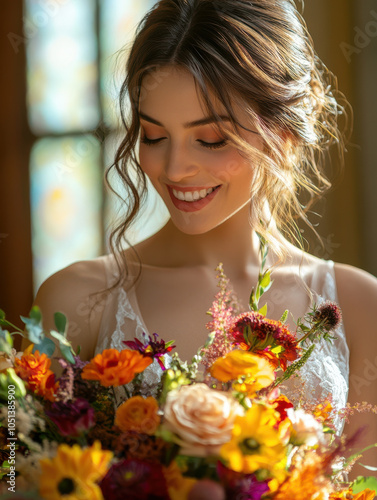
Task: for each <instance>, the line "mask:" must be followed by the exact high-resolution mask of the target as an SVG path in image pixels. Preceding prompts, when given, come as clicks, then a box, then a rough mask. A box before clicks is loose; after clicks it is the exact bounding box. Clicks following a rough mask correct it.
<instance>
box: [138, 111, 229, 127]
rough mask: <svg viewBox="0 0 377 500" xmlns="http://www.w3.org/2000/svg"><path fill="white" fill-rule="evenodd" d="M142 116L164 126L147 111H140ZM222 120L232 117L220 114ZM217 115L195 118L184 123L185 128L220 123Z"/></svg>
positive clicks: (148, 120)
mask: <svg viewBox="0 0 377 500" xmlns="http://www.w3.org/2000/svg"><path fill="white" fill-rule="evenodd" d="M139 116H140V118H142V119H143V120H145V121H147V122H150V123H153V124H154V125H158V126H159V127H163V124H162V123H161V122H159V121H158V120H155V119H154V118H152V117H151V116H148V115H146V114H145V113H141V112H139ZM219 118H220V120H221V121H227V122H230V121H231V119H230V118H229V116H226V115H220V116H219ZM220 120H219V119H218V118H217V117H215V116H207V117H205V118H201V119H200V120H194V121H193V122H188V123H185V124H184V125H183V127H184V128H194V127H199V126H200V125H208V124H210V123H218V122H219V121H220Z"/></svg>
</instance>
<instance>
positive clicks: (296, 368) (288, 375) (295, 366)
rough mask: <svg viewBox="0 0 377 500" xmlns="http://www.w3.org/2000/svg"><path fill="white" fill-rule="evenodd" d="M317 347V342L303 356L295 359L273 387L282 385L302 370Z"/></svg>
mask: <svg viewBox="0 0 377 500" xmlns="http://www.w3.org/2000/svg"><path fill="white" fill-rule="evenodd" d="M315 347H316V346H315V344H312V345H311V346H310V347H309V348H308V349H307V350H306V351H305V352H304V354H303V355H302V356H301V358H300V359H299V360H298V361H295V362H294V363H292V364H291V365H290V366H288V368H287V369H286V371H285V372H284V374H283V375H282V376H281V377H279V378H277V379H276V380H275V382H274V384H273V387H277V386H278V385H280V384H281V383H282V382H284V381H285V380H288V379H289V378H291V377H292V375H293V374H294V373H296V372H297V371H299V370H301V368H302V367H303V366H304V365H305V363H306V362H307V361H308V359H309V358H310V356H311V355H312V353H313V351H314V349H315Z"/></svg>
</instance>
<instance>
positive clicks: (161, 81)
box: [139, 66, 225, 121]
mask: <svg viewBox="0 0 377 500" xmlns="http://www.w3.org/2000/svg"><path fill="white" fill-rule="evenodd" d="M209 96H210V98H211V101H212V103H213V106H214V109H215V110H216V112H217V113H219V114H224V113H225V108H224V106H223V105H222V104H221V103H220V102H219V101H218V100H217V99H216V98H215V96H214V95H213V94H211V93H210V92H209ZM139 111H140V112H142V113H145V114H148V115H151V116H154V117H156V118H157V116H155V115H158V117H159V118H161V117H162V116H164V115H172V117H173V116H174V117H181V121H190V120H192V121H193V120H197V119H199V118H202V117H203V116H207V115H208V112H207V110H206V106H205V104H204V99H203V97H202V95H201V92H200V89H199V86H198V85H197V84H196V81H195V78H194V76H193V75H192V74H191V73H190V72H189V71H187V70H185V69H183V68H179V67H176V66H164V67H162V68H158V69H156V70H154V71H153V72H151V73H148V74H147V75H146V76H145V77H144V78H143V81H142V85H141V91H140V101H139Z"/></svg>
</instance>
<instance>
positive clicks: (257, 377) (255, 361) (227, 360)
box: [210, 349, 275, 396]
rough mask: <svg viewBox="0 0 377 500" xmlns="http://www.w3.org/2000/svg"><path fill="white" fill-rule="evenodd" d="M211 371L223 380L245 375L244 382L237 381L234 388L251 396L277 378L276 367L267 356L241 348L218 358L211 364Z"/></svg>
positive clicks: (227, 380)
mask: <svg viewBox="0 0 377 500" xmlns="http://www.w3.org/2000/svg"><path fill="white" fill-rule="evenodd" d="M210 373H211V375H212V376H213V377H215V378H217V380H220V381H221V382H229V381H231V380H237V379H238V378H240V377H245V380H244V382H243V383H240V384H239V383H236V384H235V385H234V388H235V389H236V390H238V391H241V392H247V393H248V394H249V395H250V396H252V395H254V394H255V392H256V391H259V390H260V389H263V388H264V387H268V386H269V385H270V384H271V383H272V382H273V381H274V380H275V374H274V369H273V367H272V366H271V364H270V363H269V362H268V361H267V360H266V359H265V358H262V357H260V356H256V355H255V354H252V353H251V352H247V351H243V350H240V349H237V350H235V351H231V352H229V353H228V354H227V355H226V356H223V357H222V358H218V359H217V360H216V361H215V362H214V363H213V365H212V366H211V368H210Z"/></svg>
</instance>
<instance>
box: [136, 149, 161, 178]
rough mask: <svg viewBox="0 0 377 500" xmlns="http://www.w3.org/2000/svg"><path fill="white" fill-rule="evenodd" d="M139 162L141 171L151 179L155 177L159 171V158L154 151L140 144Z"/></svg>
mask: <svg viewBox="0 0 377 500" xmlns="http://www.w3.org/2000/svg"><path fill="white" fill-rule="evenodd" d="M139 162H140V166H141V169H142V170H143V172H144V173H145V174H146V175H147V176H148V177H149V178H150V179H151V180H153V178H155V177H156V176H157V175H158V173H159V171H160V163H161V162H160V160H159V157H158V154H156V151H154V152H153V151H152V148H150V149H148V148H147V147H145V146H141V147H140V149H139Z"/></svg>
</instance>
